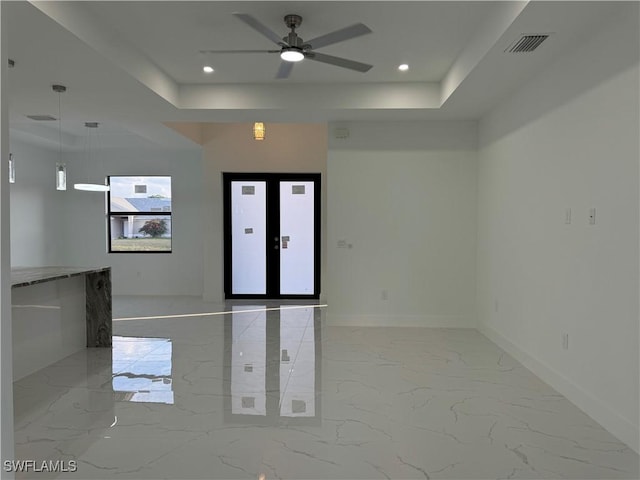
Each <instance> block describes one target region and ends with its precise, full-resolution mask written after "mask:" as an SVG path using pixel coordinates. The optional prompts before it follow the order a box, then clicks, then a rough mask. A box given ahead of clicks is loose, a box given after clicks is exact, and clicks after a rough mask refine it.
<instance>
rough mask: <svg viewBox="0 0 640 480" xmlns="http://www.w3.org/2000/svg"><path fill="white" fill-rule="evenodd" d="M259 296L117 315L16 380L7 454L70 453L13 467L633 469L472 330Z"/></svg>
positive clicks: (486, 472)
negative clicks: (94, 339)
mask: <svg viewBox="0 0 640 480" xmlns="http://www.w3.org/2000/svg"><path fill="white" fill-rule="evenodd" d="M127 302H133V301H132V300H131V299H129V300H127ZM141 302H142V303H138V304H137V305H136V304H135V302H133V303H129V304H127V305H126V306H123V305H120V306H117V307H116V309H115V311H116V312H117V315H120V316H127V315H129V316H137V315H140V314H141V310H144V307H143V305H144V300H141ZM196 303H197V302H196ZM177 304H179V305H180V307H181V309H183V310H182V312H183V313H191V312H204V311H206V309H203V305H202V304H199V305H196V304H195V303H194V304H193V305H191V306H190V305H189V301H188V300H185V299H181V300H179V301H177V303H173V305H174V306H175V305H177ZM261 306H262V305H260V304H255V303H254V304H253V305H241V306H239V305H236V306H235V307H232V306H227V307H226V308H229V309H231V308H234V310H233V313H229V314H226V315H204V316H192V317H175V318H159V319H153V320H127V321H118V322H115V323H114V325H115V327H114V334H115V335H116V337H115V338H114V348H113V350H112V351H111V350H100V349H89V350H86V351H83V352H80V353H78V354H76V355H73V356H71V357H68V358H66V359H64V360H62V361H61V362H58V363H57V364H55V365H52V366H50V367H47V368H46V369H44V370H41V371H39V372H36V373H35V374H33V375H30V376H28V377H26V378H24V379H22V380H20V381H18V382H16V383H15V384H14V389H15V408H16V425H15V428H16V458H18V459H35V460H39V461H40V460H48V459H52V460H57V459H61V460H71V459H75V460H77V462H78V471H77V472H75V473H73V474H63V475H59V476H56V475H55V474H46V473H37V474H35V473H31V474H24V473H23V474H20V475H18V477H19V478H75V479H90V478H104V479H106V478H109V479H111V478H128V479H136V478H146V479H161V478H162V479H188V478H191V479H195V478H198V479H232V478H233V479H235V478H249V479H256V478H265V479H278V478H282V479H378V478H380V479H384V478H393V479H421V478H451V479H498V478H554V479H555V478H576V479H577V478H581V479H582V478H596V479H609V478H627V479H632V478H636V479H637V478H638V455H637V454H635V453H634V452H633V451H631V450H630V449H629V448H627V447H626V446H625V445H624V444H622V443H621V442H619V441H618V440H616V439H615V438H614V437H613V436H612V435H610V434H609V433H608V432H607V431H605V430H604V429H602V428H601V427H600V426H599V425H598V424H596V423H595V422H594V421H593V420H591V419H590V418H589V417H588V416H587V415H585V414H584V413H582V412H581V411H580V410H579V409H578V408H576V407H575V406H574V405H572V404H571V403H570V402H568V401H567V400H566V399H565V398H564V397H562V396H561V395H559V394H558V393H557V392H555V391H554V390H553V389H551V388H550V387H549V386H547V385H546V384H544V383H543V382H541V381H540V380H539V379H538V378H536V377H535V376H534V375H532V374H531V373H530V372H529V371H528V370H526V369H525V368H524V367H522V366H521V365H520V364H519V363H518V362H516V361H515V360H513V359H512V358H511V357H509V356H508V355H507V354H505V353H504V352H503V351H502V350H500V349H499V348H498V347H497V346H496V345H495V344H493V343H491V342H490V341H489V340H488V339H486V338H485V337H484V336H482V335H481V334H480V333H479V332H477V331H475V330H466V329H420V328H351V327H349V328H347V327H328V326H326V325H325V324H324V319H323V309H321V308H312V307H307V308H302V307H299V306H297V307H296V308H288V309H284V310H280V311H277V310H269V311H264V310H263V309H262V308H260V307H261ZM270 306H271V305H270ZM169 310H171V308H170V307H169V308H168V310H167V311H169ZM174 310H175V311H172V312H171V313H180V312H179V311H178V310H180V309H178V308H174ZM150 313H151V314H153V315H160V314H162V310H161V309H158V311H157V312H155V311H154V312H150Z"/></svg>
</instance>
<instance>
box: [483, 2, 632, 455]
mask: <svg viewBox="0 0 640 480" xmlns="http://www.w3.org/2000/svg"><path fill="white" fill-rule="evenodd" d="M602 25H603V29H602V30H601V31H600V33H598V34H597V35H593V32H591V38H587V39H585V42H584V44H583V45H582V46H581V47H580V49H579V50H576V51H574V52H573V53H572V54H570V55H568V56H567V57H565V58H560V59H558V61H557V62H556V63H554V64H553V65H552V66H551V67H550V68H548V69H547V70H545V71H544V72H543V73H541V74H539V75H538V76H537V77H535V78H532V79H531V80H530V81H529V83H528V84H526V85H524V86H523V87H522V88H521V89H520V90H519V91H518V92H517V93H516V94H515V95H513V97H512V98H509V99H508V100H506V101H505V102H503V103H502V104H501V105H500V106H499V107H498V108H496V109H495V110H494V111H493V112H491V113H490V114H489V115H487V116H485V117H484V118H482V119H481V122H480V127H479V144H480V148H479V171H478V277H477V286H478V290H477V292H478V306H477V312H478V320H479V325H480V329H481V330H482V331H483V332H485V333H486V334H487V335H488V336H489V337H490V338H491V339H493V340H494V341H496V342H497V343H498V344H500V345H501V346H502V347H503V348H505V349H507V350H508V351H509V352H510V353H512V354H514V355H516V356H517V357H518V358H519V359H520V360H521V361H523V362H524V363H525V365H527V366H528V367H529V368H531V369H532V370H533V371H534V372H535V373H537V374H538V375H539V376H540V377H542V378H543V379H544V380H546V381H547V382H549V383H550V384H551V385H552V386H554V387H555V388H556V389H558V390H559V391H560V392H561V393H563V394H564V395H565V396H567V398H569V399H570V400H571V401H573V402H574V403H575V404H577V405H578V406H579V407H580V408H582V409H583V410H584V411H585V412H587V413H588V414H589V415H591V416H592V417H593V418H594V419H595V420H597V421H598V422H600V423H601V424H602V425H603V426H605V427H606V428H608V429H609V430H610V431H611V432H612V433H614V434H615V435H617V436H618V437H619V438H621V439H622V440H623V441H625V442H626V443H627V444H629V445H630V446H631V447H632V448H634V449H635V450H636V451H637V449H638V405H639V396H638V384H639V376H640V372H639V367H638V365H639V357H638V336H639V332H638V323H639V322H638V318H639V315H638V314H639V312H638V288H639V283H638V261H639V259H638V245H639V239H638V216H639V211H638V210H639V209H638V201H639V198H638V160H639V156H640V152H639V146H638V132H639V131H640V122H639V116H638V106H639V100H640V99H639V95H638V87H639V75H638V49H639V41H638V40H639V39H638V4H637V3H626V4H621V6H620V12H619V15H617V16H616V17H615V18H611V19H608V22H607V23H603V24H602ZM591 207H595V208H596V209H597V212H596V221H597V223H596V225H589V224H588V210H589V208H591ZM567 208H571V215H572V216H571V220H572V222H571V224H565V212H566V209H567ZM563 333H568V335H569V348H568V350H564V349H563V348H562V334H563Z"/></svg>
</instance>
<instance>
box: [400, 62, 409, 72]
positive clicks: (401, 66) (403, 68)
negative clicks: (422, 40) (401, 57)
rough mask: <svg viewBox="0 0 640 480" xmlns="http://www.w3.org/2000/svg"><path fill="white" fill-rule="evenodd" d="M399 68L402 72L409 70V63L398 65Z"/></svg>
mask: <svg viewBox="0 0 640 480" xmlns="http://www.w3.org/2000/svg"><path fill="white" fill-rule="evenodd" d="M398 70H400V71H401V72H406V71H407V70H409V65H407V64H406V63H403V64H402V65H398Z"/></svg>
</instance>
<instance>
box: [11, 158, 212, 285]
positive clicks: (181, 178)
mask: <svg viewBox="0 0 640 480" xmlns="http://www.w3.org/2000/svg"><path fill="white" fill-rule="evenodd" d="M84 162H86V157H85V155H84V154H83V153H82V152H80V153H76V154H74V155H71V156H70V160H69V161H68V162H67V169H68V180H67V183H68V190H67V191H66V192H64V194H65V202H66V204H65V215H64V223H63V225H64V234H63V235H62V236H61V237H60V238H61V242H62V244H63V245H62V247H63V248H62V263H63V264H65V265H81V266H85V265H88V266H92V265H98V266H102V265H108V266H111V268H112V272H111V276H112V288H113V293H114V294H116V295H202V254H201V252H202V231H203V230H202V224H203V219H202V216H203V214H204V212H203V209H202V179H201V178H202V174H201V172H202V159H201V152H200V149H199V148H194V149H193V150H169V149H160V148H151V147H145V148H142V147H141V148H104V149H102V150H100V151H99V152H98V153H97V154H94V158H92V164H91V165H89V167H90V168H88V169H87V168H86V164H85V163H84ZM107 175H170V176H171V181H172V185H171V187H172V200H173V202H172V208H173V212H172V229H173V237H172V250H173V251H172V253H170V254H166V253H155V254H153V253H145V254H118V253H111V254H108V253H107V230H106V228H107V224H106V216H105V195H104V194H102V193H96V192H84V191H78V190H74V189H73V183H75V182H86V181H87V180H91V181H103V180H104V178H105V177H106V176H107ZM12 208H13V207H12Z"/></svg>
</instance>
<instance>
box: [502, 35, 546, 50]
mask: <svg viewBox="0 0 640 480" xmlns="http://www.w3.org/2000/svg"><path fill="white" fill-rule="evenodd" d="M547 38H549V35H548V34H539V35H522V36H521V37H520V38H519V39H517V40H516V41H515V42H513V43H512V44H511V45H510V46H509V48H507V49H506V50H505V52H508V53H523V52H533V51H534V50H535V49H536V48H538V47H539V46H540V44H541V43H542V42H544V41H545V40H546V39H547Z"/></svg>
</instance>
